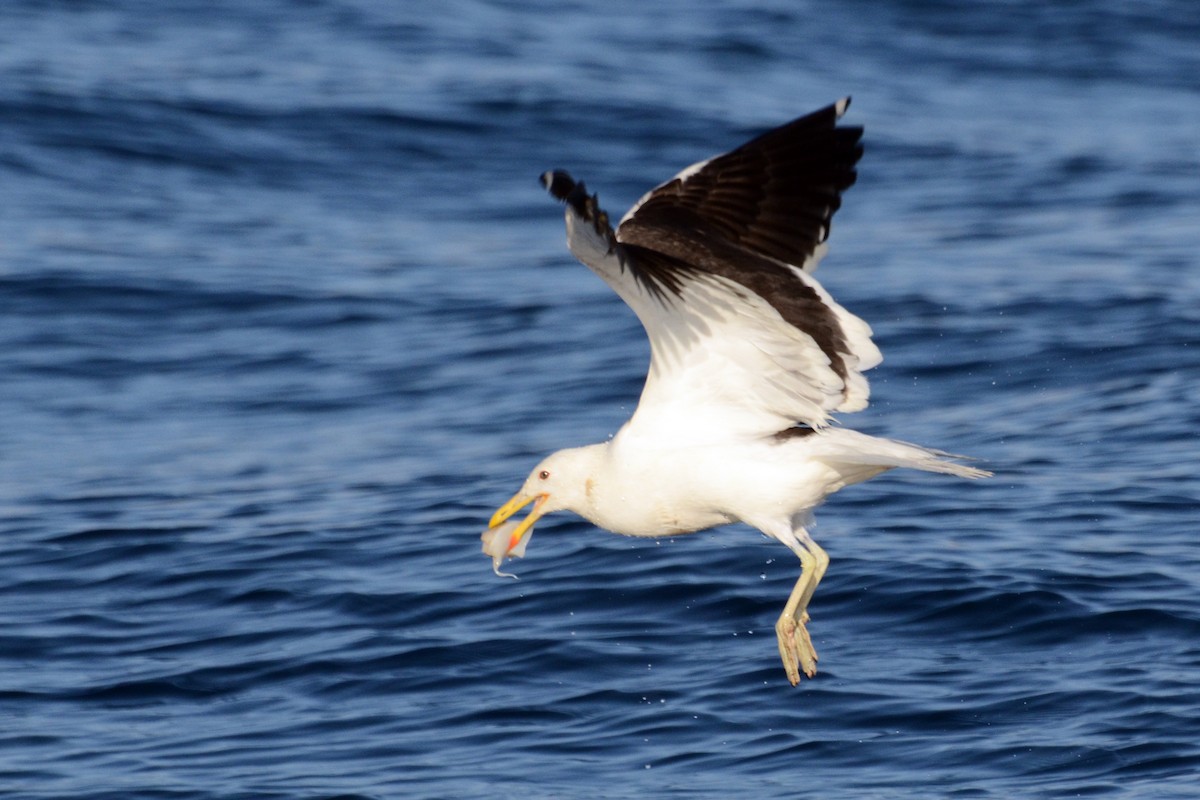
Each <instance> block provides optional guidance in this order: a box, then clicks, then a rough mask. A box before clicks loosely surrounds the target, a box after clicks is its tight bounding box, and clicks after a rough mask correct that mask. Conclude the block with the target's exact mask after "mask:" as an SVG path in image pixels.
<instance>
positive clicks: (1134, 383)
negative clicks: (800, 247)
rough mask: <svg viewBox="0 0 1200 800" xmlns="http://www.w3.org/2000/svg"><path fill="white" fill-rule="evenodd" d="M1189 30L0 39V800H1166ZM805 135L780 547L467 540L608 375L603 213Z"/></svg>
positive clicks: (516, 27) (998, 24)
mask: <svg viewBox="0 0 1200 800" xmlns="http://www.w3.org/2000/svg"><path fill="white" fill-rule="evenodd" d="M1197 41H1200V16H1198V15H1197V13H1196V10H1195V8H1194V4H1193V3H1191V2H1190V0H1160V1H1159V2H1143V3H1137V4H1123V3H1116V2H1076V3H1069V4H1043V3H1041V2H1034V0H1027V2H1018V3H1006V4H976V5H975V6H973V7H971V8H970V10H968V9H967V7H964V6H960V5H959V4H954V3H941V2H932V1H928V2H897V3H891V4H881V3H859V2H851V3H845V4H838V5H829V4H797V3H792V2H762V3H750V2H735V3H724V4H720V6H719V7H718V6H717V5H716V4H694V3H689V2H682V1H680V2H664V3H656V4H642V3H637V2H618V3H610V4H578V3H567V4H562V3H540V2H533V0H518V1H515V2H506V3H499V2H493V3H489V2H474V1H468V0H456V1H454V2H439V3H433V2H428V3H414V2H410V3H388V2H382V0H378V1H377V2H372V0H336V1H335V0H312V1H311V2H295V3H286V2H281V1H280V0H269V1H268V2H259V3H254V4H246V3H241V2H232V0H228V1H227V2H217V3H213V2H204V3H199V2H196V3H191V2H176V3H153V2H148V1H143V2H138V1H136V0H116V1H113V2H99V1H98V0H97V1H96V2H86V1H84V0H80V1H79V2H65V1H63V2H53V1H52V0H42V1H41V2H34V1H33V0H28V1H23V2H12V3H4V4H2V5H0V534H2V535H0V794H3V795H4V796H6V797H8V796H11V797H35V798H49V797H108V798H128V797H151V798H153V797H161V798H172V799H174V798H209V797H243V796H247V797H279V798H316V797H332V796H355V797H371V798H388V797H438V798H459V797H501V798H529V797H536V798H542V797H567V798H594V797H604V798H646V797H688V798H701V797H703V798H725V797H734V796H737V797H830V798H836V797H853V798H895V797H930V796H936V797H963V798H968V797H969V798H977V797H985V798H1012V797H1105V798H1109V797H1139V798H1140V797H1184V796H1197V792H1200V790H1197V789H1196V788H1194V787H1195V786H1196V785H1200V781H1198V779H1197V775H1198V774H1200V535H1198V530H1197V529H1198V527H1200V525H1198V522H1200V514H1198V512H1200V480H1198V479H1197V476H1196V468H1197V463H1198V461H1200V446H1198V442H1197V436H1196V431H1197V429H1198V428H1200V271H1198V269H1197V253H1198V252H1200V182H1198V181H1197V178H1198V176H1200V144H1198V137H1200V133H1198V132H1200V55H1198V54H1200V48H1198V47H1197V46H1196V45H1197ZM844 94H851V95H853V96H854V105H853V107H852V109H851V112H850V115H849V117H848V120H847V121H848V122H850V123H854V124H863V125H865V126H866V138H865V142H866V148H867V150H866V156H865V157H864V159H863V161H862V163H861V165H860V180H859V183H858V185H857V186H855V187H854V188H853V189H852V190H851V191H850V192H849V193H848V195H847V196H846V198H845V204H844V207H843V210H842V211H841V213H840V214H839V216H838V218H837V220H836V222H835V225H834V232H833V238H832V241H831V244H832V250H831V253H830V255H829V257H828V258H827V259H826V261H825V262H824V263H823V264H822V267H821V272H820V275H821V277H822V280H823V281H824V283H825V285H826V286H827V287H828V288H829V289H830V290H831V291H832V292H834V293H835V295H836V296H837V297H838V299H839V300H841V302H842V303H844V304H845V305H846V306H847V307H849V308H850V309H852V310H853V311H855V312H856V313H858V314H859V315H861V316H863V317H864V318H865V319H867V320H868V321H869V322H871V324H872V325H873V326H874V328H875V331H876V341H877V342H878V343H879V344H880V345H881V347H882V348H883V351H884V354H885V358H886V360H885V362H884V364H883V365H882V366H881V367H879V368H878V369H877V370H875V371H874V372H873V373H872V380H873V388H874V394H873V401H874V403H873V405H872V407H871V408H870V409H869V410H868V411H867V412H865V413H863V414H859V415H854V416H848V417H847V418H846V419H845V420H844V421H845V422H846V423H848V424H853V425H854V426H855V427H858V428H860V429H862V430H865V431H868V432H871V433H875V434H880V435H888V436H893V437H897V438H902V439H908V440H912V441H918V442H922V443H926V444H929V445H932V446H938V447H943V448H946V449H950V450H954V451H957V452H965V453H969V454H972V455H976V456H979V457H981V458H983V459H985V462H986V464H987V465H988V466H989V467H990V468H992V469H994V470H995V471H996V472H997V477H996V478H994V479H993V480H991V481H987V482H983V483H977V484H969V483H966V482H959V481H952V480H948V479H944V478H939V477H937V476H928V475H920V474H911V475H904V474H897V473H893V474H891V475H888V476H885V477H883V478H880V479H878V480H876V481H874V482H872V483H870V484H866V485H864V486H860V487H855V488H853V489H851V490H848V491H846V492H845V493H843V494H841V495H838V496H836V497H835V498H833V499H832V500H831V502H830V503H829V504H827V506H826V507H825V508H823V509H822V511H821V513H820V515H819V521H820V524H819V526H818V527H817V528H816V530H815V535H816V536H817V538H818V540H819V541H821V542H822V544H823V545H824V546H825V547H826V549H827V550H828V551H829V552H830V554H831V555H832V557H833V564H832V566H831V568H830V571H829V573H828V576H827V577H826V579H825V581H824V583H823V584H822V586H821V590H820V591H819V592H818V593H817V596H816V599H815V600H814V603H813V606H812V614H813V620H814V621H813V623H812V631H813V634H814V637H815V640H816V645H817V647H818V649H819V650H820V653H821V656H822V660H821V670H822V671H821V673H820V674H819V675H818V676H817V679H816V680H815V681H812V682H808V681H806V682H805V683H803V684H802V685H801V686H800V687H799V688H797V689H793V688H791V687H789V686H788V685H787V682H786V681H785V679H784V675H783V671H782V668H781V666H780V664H779V660H778V655H777V653H776V648H775V640H774V632H773V630H772V625H773V622H774V620H775V618H776V616H777V615H778V613H779V609H780V607H781V606H782V604H783V602H784V600H785V599H786V597H787V594H788V592H789V591H790V589H791V585H792V582H793V581H794V580H795V577H796V574H797V571H798V564H797V562H796V560H795V558H794V557H792V556H791V554H790V553H788V552H787V550H786V549H785V548H782V547H780V546H779V545H777V544H774V543H771V542H768V541H767V540H765V539H763V537H761V536H759V535H758V534H757V533H755V532H753V531H751V530H750V529H748V528H744V527H732V528H728V529H724V530H719V531H714V532H706V533H700V534H696V535H694V536H689V537H680V538H678V539H674V540H664V541H661V542H657V541H634V540H628V539H623V538H620V537H616V536H612V535H610V534H606V533H603V532H600V531H597V530H595V529H593V528H591V527H590V526H588V525H586V524H584V523H582V522H581V521H579V520H576V519H573V518H569V517H565V516H564V517H563V518H562V519H557V520H556V519H554V518H551V519H549V520H547V521H546V522H544V523H543V524H542V525H540V526H539V529H538V533H537V535H536V536H535V537H534V539H533V542H532V545H531V546H530V549H529V553H528V557H527V558H526V559H525V560H524V561H521V562H516V563H515V564H514V565H513V566H514V567H515V568H516V570H515V571H517V572H518V573H519V574H520V575H521V580H520V581H519V582H516V581H509V580H501V579H498V578H496V577H495V576H493V575H492V572H491V568H490V564H489V562H488V560H487V558H486V557H484V556H483V555H481V554H480V553H479V539H478V534H479V530H480V529H481V528H482V526H483V524H484V522H485V520H486V519H487V517H488V515H489V514H490V512H491V510H492V509H493V508H494V507H495V506H496V505H498V504H499V503H500V502H502V501H503V500H505V499H506V498H507V497H508V496H509V495H510V494H511V493H512V492H513V491H514V490H515V489H516V488H517V486H518V485H519V482H520V481H521V480H522V479H523V478H524V475H525V473H526V471H527V470H528V469H529V468H530V467H531V466H532V465H533V463H535V461H536V460H537V459H538V458H539V457H540V456H541V455H542V454H544V453H546V452H548V451H550V450H553V449H557V448H559V447H564V446H568V445H576V444H582V443H586V442H589V441H596V440H600V439H602V438H604V437H605V436H607V435H609V434H611V433H612V432H613V431H614V430H615V429H616V428H617V427H618V426H619V424H620V423H621V422H622V421H623V420H624V418H625V417H626V416H627V415H628V413H629V412H630V411H631V410H632V408H633V406H634V404H635V403H636V398H637V393H638V390H639V388H640V385H641V380H642V376H643V375H644V368H645V364H646V359H647V348H646V345H645V342H644V339H643V334H642V332H641V330H640V328H639V327H638V325H637V323H636V320H635V319H634V318H633V316H632V314H631V313H629V312H628V310H627V309H625V308H624V306H622V305H621V304H620V302H619V301H618V300H617V299H616V298H615V297H614V296H612V295H611V294H610V293H609V292H608V290H607V288H606V287H605V286H604V285H603V284H602V283H601V282H600V281H599V280H597V279H596V278H595V277H594V276H593V275H591V274H590V273H588V272H587V270H586V269H584V268H583V267H582V266H580V265H578V264H576V263H575V262H574V261H573V260H572V259H571V258H570V256H569V255H568V253H567V252H566V249H565V246H564V242H563V238H564V237H563V229H562V221H561V215H560V210H559V208H558V207H557V206H556V205H555V204H554V203H553V202H552V201H551V200H550V199H549V198H548V197H546V196H545V195H544V193H543V192H542V191H541V189H540V187H539V186H538V185H537V181H536V177H537V175H538V174H539V173H540V172H541V171H543V170H545V169H547V168H551V167H562V168H567V169H570V170H572V171H573V172H574V173H575V174H577V175H578V176H581V177H584V178H586V180H587V181H588V184H589V186H592V187H593V188H596V189H598V190H599V191H600V196H601V200H602V201H603V202H604V204H605V205H606V206H607V208H608V209H609V211H610V212H612V213H614V214H616V215H620V214H621V213H623V211H624V209H625V208H626V207H627V206H628V204H629V203H631V202H632V201H633V200H634V199H636V198H637V197H638V196H639V195H640V194H641V192H642V191H644V190H645V189H647V188H648V187H649V186H650V185H652V184H653V183H655V182H657V181H658V180H661V179H664V178H666V177H668V176H670V175H671V174H673V173H674V172H675V171H676V170H678V169H679V168H681V167H683V166H685V165H687V164H689V163H691V162H692V161H695V160H697V159H699V158H703V157H706V156H708V155H711V154H713V153H715V152H718V151H720V150H723V149H725V148H726V147H728V146H731V145H734V144H737V143H739V142H740V141H741V140H742V139H743V138H744V137H747V136H748V135H750V134H751V133H753V132H755V131H757V130H760V129H762V128H765V127H768V126H770V125H773V124H776V123H779V122H782V121H784V120H786V119H789V118H791V117H793V116H796V115H798V114H801V113H804V112H806V111H809V110H811V109H813V108H816V107H818V106H821V105H824V104H826V103H828V102H831V101H832V100H834V99H836V98H838V97H840V96H842V95H844Z"/></svg>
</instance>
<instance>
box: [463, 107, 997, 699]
mask: <svg viewBox="0 0 1200 800" xmlns="http://www.w3.org/2000/svg"><path fill="white" fill-rule="evenodd" d="M848 105H849V98H847V99H845V100H842V101H839V102H838V103H836V104H834V105H831V106H829V107H827V108H824V109H821V110H820V111H817V112H814V113H812V114H809V115H807V116H805V117H801V118H799V119H797V120H793V121H792V122H790V123H788V124H786V125H783V126H780V127H779V128H775V129H773V130H771V131H768V132H767V133H765V134H763V135H761V136H759V137H757V138H755V139H753V140H752V141H750V142H748V143H746V144H745V145H743V146H741V147H739V148H737V149H736V150H733V151H731V152H729V153H726V154H724V155H722V156H718V157H715V158H712V159H708V160H707V161H701V162H699V163H697V164H695V165H693V166H691V167H688V168H687V169H685V170H683V171H682V172H680V173H679V174H678V175H676V176H675V177H674V178H672V179H671V180H670V181H667V182H666V183H664V184H662V185H660V186H658V187H656V188H655V189H653V190H652V191H650V192H649V193H647V194H646V195H645V196H644V197H643V198H642V199H641V200H639V201H638V203H637V204H635V205H634V207H633V208H632V209H630V211H629V212H628V213H627V214H626V215H625V216H624V217H623V218H622V220H621V223H620V225H619V226H618V227H617V229H616V230H615V231H614V230H613V229H612V227H611V225H610V224H609V221H608V216H607V214H605V213H604V212H603V211H602V210H601V209H600V208H599V205H598V204H597V202H596V198H595V196H594V195H588V194H587V190H586V188H585V187H584V185H583V183H582V182H579V183H577V182H575V181H574V180H572V179H571V178H570V176H568V175H567V174H566V173H564V172H548V173H546V174H545V175H543V176H542V180H543V183H544V184H545V185H546V187H547V188H548V189H549V190H550V192H551V194H553V195H554V196H555V197H557V198H558V199H560V200H562V201H563V202H564V203H565V204H566V226H567V242H568V245H569V246H570V249H571V252H572V253H573V254H574V255H575V256H576V257H577V258H578V259H579V260H580V261H582V262H583V263H584V264H586V265H587V266H588V267H590V268H591V269H592V270H593V271H594V272H596V273H597V274H598V275H599V276H600V277H601V278H603V279H604V280H605V281H606V282H607V283H608V285H609V286H611V287H612V288H613V290H614V291H616V293H617V294H618V295H619V296H620V297H621V299H623V300H624V301H625V302H626V303H627V304H628V305H629V306H630V307H631V308H632V309H633V310H634V312H635V313H636V314H637V316H638V319H640V320H641V322H642V325H643V327H644V328H645V329H646V333H647V335H648V337H649V340H650V352H651V358H650V369H649V374H648V375H647V377H646V383H645V386H644V388H643V390H642V396H641V399H640V401H639V403H638V407H637V410H636V411H635V413H634V414H633V416H632V418H631V419H630V420H629V421H628V422H627V423H626V424H625V425H624V426H623V427H622V428H621V430H620V431H618V432H617V434H616V435H615V436H614V437H613V438H612V439H611V440H610V441H609V442H605V443H601V444H594V445H589V446H586V447H577V448H571V449H567V450H560V451H558V452H557V453H554V454H552V455H551V456H549V457H548V458H546V459H545V460H543V461H542V462H541V463H540V464H539V465H538V466H537V467H535V468H534V470H533V472H532V473H530V476H529V478H528V479H527V480H526V481H525V484H524V485H523V486H522V488H521V490H520V491H519V492H518V493H517V494H516V495H515V496H514V497H513V498H512V499H511V500H510V501H509V502H508V503H506V504H505V505H504V506H502V507H501V508H500V509H499V510H498V511H497V512H496V514H495V515H494V516H493V517H492V520H491V523H490V525H489V528H488V530H487V531H485V532H484V534H483V540H484V552H486V553H487V554H489V555H491V556H492V559H493V567H494V568H495V569H496V571H497V573H499V566H500V564H501V563H502V562H503V560H504V559H505V558H506V557H510V556H518V555H523V554H524V549H525V545H526V544H527V542H528V537H529V533H530V531H531V530H532V526H533V523H534V522H535V521H536V520H537V519H538V518H539V517H541V516H543V515H545V514H547V513H550V512H551V511H557V510H570V511H574V512H575V513H577V514H579V515H580V516H582V517H584V518H586V519H587V520H589V521H591V522H592V523H593V524H595V525H598V526H600V527H602V528H606V529H608V530H610V531H614V532H616V533H622V534H627V535H631V536H667V535H674V534H679V533H687V532H690V531H697V530H703V529H705V528H711V527H714V526H717V525H724V524H726V523H730V522H737V521H741V522H744V523H747V524H749V525H752V526H754V527H756V528H758V529H759V530H761V531H762V532H763V533H765V534H767V535H768V536H771V537H773V538H775V539H778V540H779V541H781V542H783V543H784V544H785V545H787V546H788V547H789V548H790V549H791V550H792V551H793V552H794V553H795V554H796V555H797V556H798V557H799V558H800V561H801V575H800V578H799V580H797V582H796V586H795V588H794V589H793V591H792V594H791V597H790V598H789V599H788V603H787V605H786V606H785V607H784V610H783V613H782V614H781V616H780V618H779V620H778V622H777V623H776V632H777V635H778V639H779V651H780V655H781V657H782V659H783V663H784V668H785V670H786V672H787V676H788V679H789V680H790V681H791V682H792V684H793V685H794V684H796V683H798V682H799V674H800V672H801V671H803V672H804V673H805V674H806V675H808V676H809V677H812V676H813V675H815V674H816V661H817V654H816V651H815V649H814V648H813V646H812V642H811V640H810V638H809V635H808V631H807V627H806V623H807V622H808V619H809V617H808V613H807V607H808V602H809V600H810V599H811V597H812V593H813V591H814V590H815V588H816V585H817V583H818V582H819V581H820V579H821V576H822V575H823V574H824V571H825V568H826V566H827V565H828V561H829V559H828V556H827V555H826V554H825V552H824V550H822V549H821V548H820V547H819V546H818V545H817V544H816V542H814V541H813V540H812V537H811V536H809V534H808V532H807V530H806V528H805V526H806V525H807V524H808V521H809V519H810V517H811V514H812V510H813V509H814V508H815V507H816V506H818V505H819V504H820V503H821V502H822V501H823V500H824V499H825V498H826V497H828V496H829V495H830V494H832V493H833V492H836V491H838V490H839V489H841V488H843V487H845V486H849V485H850V484H854V483H859V482H861V481H864V480H867V479H868V478H871V477H874V476H875V475H878V474H879V473H881V472H884V471H886V470H888V469H892V468H894V467H911V468H914V469H920V470H925V471H929V472H940V473H945V474H950V475H957V476H960V477H965V478H979V477H984V476H986V475H987V474H988V473H986V472H984V471H982V470H979V469H976V468H974V467H969V466H964V465H962V464H957V463H954V462H953V461H950V460H947V459H948V458H954V457H953V456H947V454H945V453H941V452H939V451H935V450H929V449H926V448H923V447H918V446H916V445H910V444H905V443H902V442H897V441H893V440H889V439H880V438H877V437H872V436H867V435H865V434H862V433H858V432H856V431H851V430H847V429H844V428H839V427H831V426H830V424H829V423H830V422H831V415H832V414H834V413H836V412H851V411H858V410H860V409H862V408H864V407H866V405H867V399H868V395H869V389H868V385H867V380H866V378H865V377H864V376H863V374H862V373H863V372H865V371H866V370H868V369H870V368H871V367H874V366H876V365H877V364H878V363H879V362H880V361H881V359H882V356H881V355H880V353H879V350H878V348H876V346H875V345H874V343H873V342H872V341H871V329H870V327H868V326H867V324H866V323H865V322H863V321H862V320H861V319H859V318H858V317H856V316H854V315H853V314H851V313H850V312H848V311H847V310H846V309H844V308H842V307H841V306H840V305H838V304H837V303H836V302H835V301H834V300H833V298H832V297H830V295H829V293H828V292H826V291H825V289H824V288H823V287H822V286H821V285H820V284H819V283H818V282H817V280H816V278H814V277H813V275H812V271H813V270H814V269H815V268H816V264H817V262H818V261H819V260H820V258H821V256H822V255H823V254H824V252H825V244H824V242H825V239H826V238H827V236H828V234H829V224H830V220H831V218H832V216H833V213H834V212H835V211H836V210H837V208H838V207H839V205H840V196H841V192H842V191H844V190H845V189H846V188H848V187H849V186H850V185H851V184H853V182H854V180H855V176H856V175H855V171H854V167H855V164H856V162H857V161H858V159H859V157H860V156H861V154H862V147H861V145H860V144H859V139H860V138H861V135H862V129H861V128H853V127H838V126H837V120H838V119H839V118H840V117H841V116H842V114H843V113H844V112H845V110H846V107H847V106H848ZM529 503H534V508H533V510H532V511H531V512H530V514H529V515H528V516H527V517H526V518H525V519H524V520H522V521H521V522H520V523H519V524H514V522H513V521H512V520H511V519H510V518H511V517H512V516H513V515H514V514H515V513H516V512H517V511H518V510H519V509H521V508H523V507H524V506H526V505H528V504H529Z"/></svg>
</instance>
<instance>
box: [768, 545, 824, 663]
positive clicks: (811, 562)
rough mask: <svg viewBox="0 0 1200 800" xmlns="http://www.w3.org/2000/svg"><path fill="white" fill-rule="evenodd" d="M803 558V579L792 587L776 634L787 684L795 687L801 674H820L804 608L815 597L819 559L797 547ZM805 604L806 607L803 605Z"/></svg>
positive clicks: (777, 625) (801, 560)
mask: <svg viewBox="0 0 1200 800" xmlns="http://www.w3.org/2000/svg"><path fill="white" fill-rule="evenodd" d="M794 549H795V552H796V555H798V556H799V557H800V578H799V579H798V580H797V581H796V585H795V586H794V587H793V588H792V594H791V595H790V596H789V597H788V601H787V604H786V605H785V606H784V607H783V613H782V614H780V615H779V621H778V622H776V623H775V635H776V637H777V638H778V639H779V655H780V657H781V658H782V659H783V669H784V671H785V672H787V677H788V681H789V682H790V683H791V684H792V686H795V685H796V684H798V683H799V682H800V671H801V670H803V671H804V674H805V675H807V676H808V677H810V678H811V677H813V676H814V675H816V674H817V651H816V650H815V649H814V648H813V644H812V639H811V638H810V637H809V635H808V628H806V627H805V623H806V622H808V614H807V612H806V611H805V606H806V605H807V603H808V598H809V597H812V590H813V588H815V581H814V578H816V577H817V564H818V562H817V557H816V556H815V555H813V554H812V553H810V552H809V551H808V550H807V549H805V548H804V547H803V546H800V545H799V544H798V545H797V547H795V548H794ZM802 604H803V605H802Z"/></svg>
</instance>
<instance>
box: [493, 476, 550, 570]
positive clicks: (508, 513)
mask: <svg viewBox="0 0 1200 800" xmlns="http://www.w3.org/2000/svg"><path fill="white" fill-rule="evenodd" d="M549 497H550V495H548V494H533V495H526V494H521V493H520V492H518V493H517V494H516V495H515V496H514V497H513V498H512V499H511V500H509V501H508V502H507V503H505V504H504V505H502V506H500V508H498V509H496V513H495V514H493V515H492V519H491V521H490V522H489V523H488V527H487V530H485V531H484V532H483V533H482V534H480V536H479V538H480V539H482V540H483V552H484V553H485V554H487V555H489V556H491V557H492V571H493V572H495V573H496V574H497V575H500V576H502V577H505V578H515V577H517V576H516V575H512V574H510V573H508V572H501V571H500V565H501V564H503V563H504V559H506V558H521V557H523V556H524V555H525V546H526V545H527V544H528V543H529V537H530V536H531V535H532V534H533V524H534V523H535V522H537V521H538V519H540V518H541V516H542V514H543V513H544V512H543V511H542V509H543V508H544V507H545V505H546V500H547V498H549ZM530 503H533V510H532V511H530V512H529V515H528V516H526V517H525V519H523V520H521V521H520V522H518V521H517V520H515V519H512V516H513V515H514V514H516V513H517V512H518V511H520V510H521V509H522V508H524V507H525V506H527V505H529V504H530Z"/></svg>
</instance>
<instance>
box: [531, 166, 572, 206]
mask: <svg viewBox="0 0 1200 800" xmlns="http://www.w3.org/2000/svg"><path fill="white" fill-rule="evenodd" d="M538 181H539V182H540V183H541V184H542V188H543V189H545V190H546V191H547V192H549V193H550V196H551V197H553V198H554V199H555V200H559V201H561V202H564V203H565V202H567V200H568V199H569V198H570V197H571V194H572V193H573V192H574V191H575V189H576V187H577V186H581V185H582V184H577V183H576V182H575V179H574V178H572V177H571V174H570V173H569V172H567V171H566V170H561V169H548V170H546V171H545V172H543V173H542V174H541V176H539V178H538Z"/></svg>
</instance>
